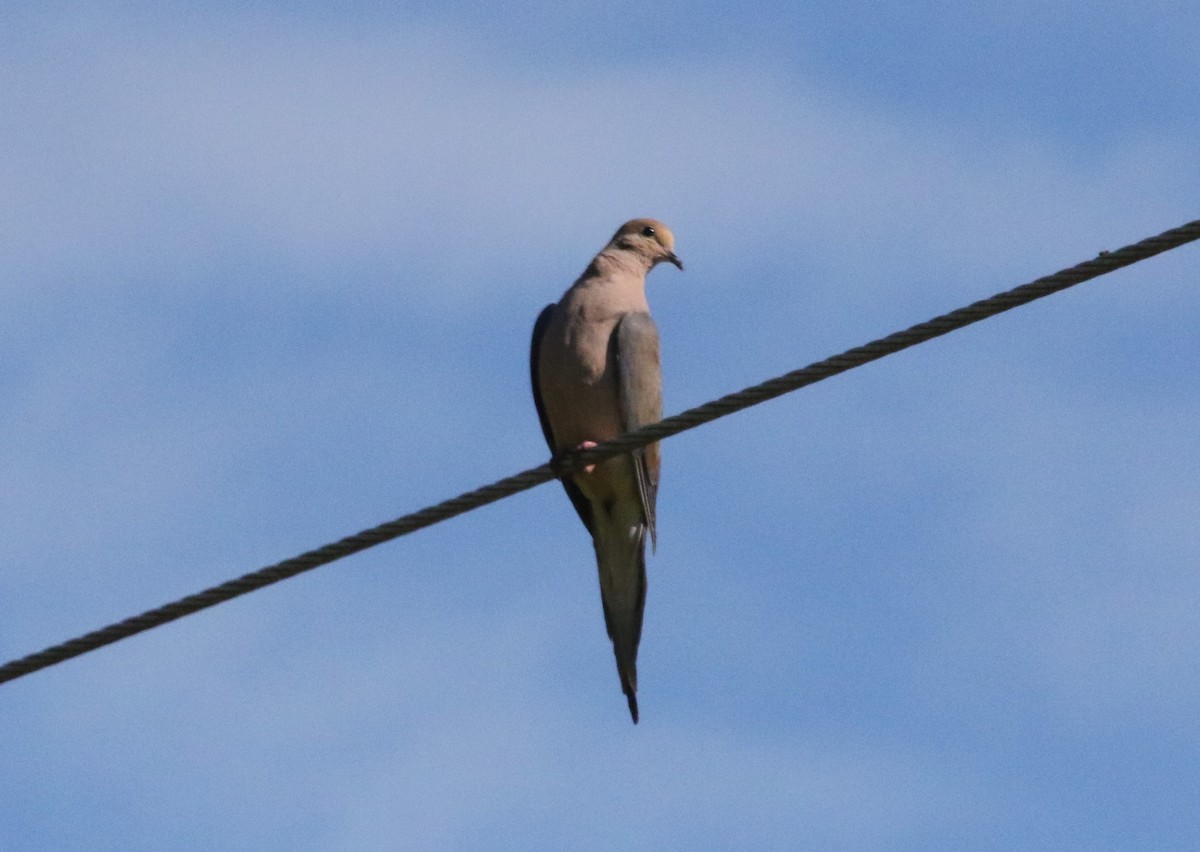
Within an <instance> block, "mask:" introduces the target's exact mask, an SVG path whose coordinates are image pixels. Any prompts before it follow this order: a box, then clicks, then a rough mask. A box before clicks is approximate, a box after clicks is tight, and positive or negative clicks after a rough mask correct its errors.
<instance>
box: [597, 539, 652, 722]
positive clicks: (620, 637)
mask: <svg viewBox="0 0 1200 852" xmlns="http://www.w3.org/2000/svg"><path fill="white" fill-rule="evenodd" d="M614 521H618V522H614V523H605V522H603V521H602V522H601V523H599V524H597V525H596V535H595V538H594V540H593V541H594V544H595V546H596V563H597V566H598V568H599V570H600V598H601V601H602V602H603V604H604V624H605V626H606V627H607V628H608V637H609V638H610V639H611V640H612V643H613V655H614V656H615V657H616V660H617V673H618V675H620V678H621V691H622V692H624V693H625V699H626V701H628V702H629V715H630V716H631V717H632V718H633V722H634V724H635V725H636V724H637V721H638V703H637V653H638V644H639V643H640V642H641V639H642V614H643V613H644V611H645V608H646V527H645V526H644V525H643V524H642V523H641V518H640V517H638V518H637V520H634V521H631V520H628V519H626V522H625V523H620V522H619V519H614Z"/></svg>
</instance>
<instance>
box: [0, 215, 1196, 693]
mask: <svg viewBox="0 0 1200 852" xmlns="http://www.w3.org/2000/svg"><path fill="white" fill-rule="evenodd" d="M1197 239H1200V220H1195V221H1192V222H1188V223H1187V224H1185V225H1181V226H1179V227H1178V228H1172V229H1171V230H1169V231H1164V232H1163V233H1161V234H1158V235H1157V236H1153V237H1149V238H1147V239H1144V240H1142V241H1140V242H1137V243H1133V244H1131V245H1128V246H1125V247H1124V248H1121V249H1118V250H1116V251H1112V252H1101V253H1100V255H1099V256H1098V257H1096V258H1094V259H1092V260H1087V261H1084V262H1083V263H1080V264H1078V265H1076V266H1072V267H1070V268H1069V269H1063V270H1061V271H1059V272H1055V273H1054V274H1053V275H1047V276H1045V277H1042V278H1038V279H1037V280H1035V281H1031V282H1029V283H1028V284H1022V285H1021V286H1019V287H1015V288H1013V289H1011V290H1006V291H1004V292H1003V293H998V294H996V295H994V296H991V297H989V298H987V299H981V300H979V301H977V302H974V303H972V304H970V305H967V306H966V307H962V308H959V309H957V310H954V311H951V312H950V313H947V314H942V315H941V316H938V317H935V318H933V319H931V320H928V321H926V322H923V323H918V324H917V325H914V326H912V327H910V328H907V329H904V330H903V331H897V332H895V333H893V334H889V335H888V336H887V337H882V338H879V339H878V340H873V341H871V342H870V343H867V344H865V345H863V346H857V347H855V348H853V349H849V350H847V351H845V352H843V353H841V354H840V355H834V356H832V357H830V358H826V359H825V360H823V361H817V362H816V363H813V364H809V365H808V366H807V367H802V368H800V369H798V370H793V371H792V372H790V373H785V374H784V375H782V376H777V377H775V378H773V379H769V380H767V381H765V382H762V383H761V384H757V385H754V386H752V387H748V388H746V389H744V390H741V391H737V392H736V393H731V394H727V395H726V396H723V397H720V398H719V399H716V400H713V401H711V402H707V403H705V404H703V405H699V406H696V407H695V408H691V409H688V410H687V411H684V412H682V413H680V414H676V415H673V416H671V417H668V418H666V419H665V420H661V421H659V422H657V423H653V424H650V425H648V426H645V427H642V428H640V429H637V430H635V431H633V432H629V433H627V434H625V435H622V436H620V437H619V438H616V439H614V440H611V441H606V442H604V443H602V444H598V445H597V446H595V447H592V448H590V449H587V450H583V451H580V452H576V453H572V454H570V455H569V456H567V457H565V458H563V459H562V460H561V461H560V462H558V463H556V464H555V465H554V466H553V467H552V466H551V464H549V463H547V464H542V465H539V466H537V467H532V468H529V469H528V470H524V471H522V472H521V473H517V474H514V475H512V476H509V477H506V478H504V479H501V480H499V481H497V482H494V483H492V484H491V485H485V486H483V487H481V488H476V489H475V490H473V491H468V492H466V493H464V494H460V495H458V496H457V497H453V498H451V499H449V500H444V501H442V502H441V503H437V504H435V505H432V506H427V507H426V508H424V509H421V510H419V511H416V512H413V513H412V514H409V515H405V516H404V517H401V518H397V519H395V520H393V521H388V522H387V523H384V524H380V525H379V526H375V527H371V528H370V529H366V530H363V531H361V532H358V533H355V534H354V535H350V536H347V537H345V538H343V539H340V540H338V541H335V542H333V543H331V544H326V545H324V546H323V547H319V548H317V549H315V550H310V551H308V552H307V553H303V554H301V555H299V556H295V557H293V558H291V559H285V560H284V561H282V562H278V563H276V564H274V565H269V566H267V567H266V568H260V569H259V570H257V571H252V572H250V573H249V574H244V575H243V576H241V577H237V578H235V579H232V580H228V581H226V582H224V583H221V584H220V585H217V586H213V587H211V588H208V589H205V590H204V591H201V592H197V593H196V594H192V595H188V596H187V597H184V598H180V599H179V600H176V601H172V602H171V603H168V604H166V605H164V606H160V607H157V608H155V609H151V610H147V611H146V612H143V613H141V614H139V615H135V616H132V617H130V618H127V619H124V620H123V621H118V622H115V623H113V624H110V625H108V626H106V627H102V628H100V629H99V630H94V631H92V632H90V633H86V634H84V635H82V636H78V637H76V638H74V639H69V640H67V641H65V642H62V643H60V644H57V645H53V646H51V647H49V648H46V649H45V650H42V651H39V652H37V653H34V654H30V655H28V656H26V657H21V658H19V659H16V660H12V661H11V662H8V663H6V664H4V665H3V666H0V683H5V682H7V681H11V680H15V679H17V678H19V677H22V676H24V675H27V674H32V673H33V672H36V671H39V670H41V669H44V668H48V667H50V666H53V665H56V664H58V663H61V662H64V661H66V660H69V659H71V658H73V657H78V656H80V655H81V654H86V653H88V652H90V651H94V650H96V649H98V648H102V647H104V646H105V645H111V644H112V643H114V642H117V641H119V640H121V639H126V638H128V637H130V636H134V635H136V634H138V633H142V632H143V631H146V630H150V629H152V628H154V627H159V626H161V625H163V624H167V623H168V622H171V621H175V620H176V619H179V618H183V617H184V616H187V615H191V614H193V613H196V612H199V611H200V610H203V609H207V608H208V607H211V606H216V605H217V604H219V603H224V602H225V601H228V600H232V599H233V598H237V597H241V596H242V595H245V594H249V593H250V592H253V591H256V590H257V589H261V588H264V587H265V586H270V585H272V584H274V583H278V582H280V581H281V580H286V579H288V578H289V577H294V576H296V575H297V574H303V573H304V572H306V571H311V570H312V569H314V568H318V567H320V566H322V565H327V564H329V563H330V562H334V561H336V560H338V559H342V558H344V557H347V556H350V555H352V554H355V553H358V552H360V551H363V550H366V549H368V548H371V547H375V546H376V545H379V544H383V543H384V542H387V541H391V540H392V539H395V538H399V537H400V536H403V535H408V534H409V533H412V532H416V531H417V530H420V529H423V528H425V527H428V526H432V525H433V524H437V523H440V522H442V521H445V520H448V519H450V518H453V517H455V516H456V515H461V514H464V513H465V512H470V511H472V510H474V509H478V508H480V507H481V506H486V505H487V504H489V503H494V502H496V501H497V500H501V499H503V498H505V497H509V496H511V495H513V494H517V493H519V492H521V491H526V490H528V489H530V488H533V487H534V486H536V485H541V484H542V483H543V482H548V481H550V480H551V479H554V478H556V476H557V475H562V474H567V473H572V472H574V471H576V470H579V469H580V468H581V467H583V466H585V465H588V464H594V463H595V462H598V461H601V460H603V459H606V458H608V457H610V456H614V455H617V454H619V453H625V452H629V451H631V450H634V449H637V448H639V447H643V446H645V445H647V444H650V443H653V442H654V441H660V440H663V439H665V438H669V437H671V436H673V435H677V434H679V433H680V432H684V431H686V430H688V429H694V428H696V427H697V426H701V425H703V424H705V423H709V422H711V421H713V420H716V419H718V418H720V417H725V416H726V415H729V414H733V413H734V412H736V411H741V410H742V409H745V408H749V407H751V406H753V405H758V404H760V403H763V402H766V401H767V400H771V399H774V398H775V397H778V396H782V395H783V394H786V393H790V392H791V391H794V390H798V389H800V388H802V387H806V386H808V385H812V384H815V383H817V382H820V381H823V380H824V379H828V378H830V377H831V376H836V375H838V374H839V373H844V372H846V371H847V370H852V369H855V368H856V367H861V366H863V365H864V364H869V363H870V362H872V361H876V360H878V359H880V358H883V357H884V356H886V355H891V354H893V353H895V352H900V351H901V350H904V349H907V348H909V347H911V346H916V345H917V344H919V343H924V342H925V341H927V340H931V339H933V338H935V337H940V336H941V335H943V334H947V333H949V332H951V331H956V330H957V329H960V328H964V327H966V326H968V325H971V324H972V323H976V322H979V321H980V320H984V319H988V318H989V317H993V316H995V315H996V314H1000V313H1003V312H1004V311H1008V310H1011V309H1013V308H1015V307H1019V306H1021V305H1025V304H1028V303H1029V302H1032V301H1034V300H1036V299H1041V298H1043V297H1045V296H1049V295H1051V294H1052V293H1057V292H1059V291H1060V290H1065V289H1067V288H1068V287H1073V286H1074V285H1076V284H1081V283H1083V282H1084V281H1088V280H1090V279H1092V278H1097V277H1099V276H1101V275H1104V274H1106V273H1109V272H1112V271H1114V270H1117V269H1121V268H1123V267H1126V266H1130V265H1132V264H1134V263H1137V262H1139V261H1142V260H1145V259H1147V258H1150V257H1153V256H1155V255H1157V254H1161V253H1163V252H1165V251H1169V250H1171V249H1173V248H1177V247H1179V246H1181V245H1185V244H1186V243H1189V242H1193V241H1195V240H1197Z"/></svg>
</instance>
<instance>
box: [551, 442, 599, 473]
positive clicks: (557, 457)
mask: <svg viewBox="0 0 1200 852" xmlns="http://www.w3.org/2000/svg"><path fill="white" fill-rule="evenodd" d="M594 446H596V442H595V441H581V442H579V443H578V444H576V445H575V446H574V447H572V448H571V449H569V450H561V451H559V452H557V453H555V454H554V458H552V459H550V465H551V466H552V467H554V468H558V467H559V465H561V464H562V460H563V457H564V456H568V455H570V454H571V453H577V452H579V451H580V450H590V449H591V448H592V447H594ZM595 469H596V465H595V464H594V463H593V464H589V465H586V466H585V467H583V468H582V472H583V473H591V472H592V471H594V470H595ZM556 472H557V471H556Z"/></svg>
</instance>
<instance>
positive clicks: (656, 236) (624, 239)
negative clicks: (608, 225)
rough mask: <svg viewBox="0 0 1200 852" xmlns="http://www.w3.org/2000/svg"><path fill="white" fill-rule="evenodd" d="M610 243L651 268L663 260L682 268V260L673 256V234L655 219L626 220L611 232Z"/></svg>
mask: <svg viewBox="0 0 1200 852" xmlns="http://www.w3.org/2000/svg"><path fill="white" fill-rule="evenodd" d="M610 244H611V245H613V246H616V247H617V248H619V249H622V250H623V251H629V252H633V253H634V254H636V255H638V256H639V257H641V258H642V259H643V260H645V262H646V265H647V266H648V267H650V268H651V269H653V268H654V266H655V265H656V264H658V263H662V262H663V261H666V262H667V263H672V264H674V265H675V266H677V267H679V268H680V269H683V261H682V260H680V259H679V258H678V257H676V256H675V235H674V234H672V233H671V229H670V228H668V227H667V226H666V225H664V224H663V223H662V222H660V221H658V220H657V219H632V220H630V221H628V222H626V223H625V224H624V225H622V226H621V227H620V228H618V229H617V232H616V233H615V234H613V238H612V242H611V243H610Z"/></svg>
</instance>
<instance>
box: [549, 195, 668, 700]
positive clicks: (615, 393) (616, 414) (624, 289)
mask: <svg viewBox="0 0 1200 852" xmlns="http://www.w3.org/2000/svg"><path fill="white" fill-rule="evenodd" d="M663 261H666V262H668V263H673V264H675V265H676V266H678V267H679V268H680V269H682V268H683V264H682V263H681V262H680V261H679V258H678V257H676V256H675V238H674V236H673V235H672V234H671V231H670V229H669V228H667V226H666V225H664V224H662V223H661V222H658V221H656V220H654V219H634V220H632V221H630V222H626V223H625V224H624V225H622V226H621V227H620V228H619V229H618V230H617V232H616V234H614V235H613V238H612V240H611V241H610V242H609V243H608V245H606V246H605V247H604V249H603V250H601V252H600V253H599V254H598V255H596V257H595V258H594V259H593V260H592V262H591V264H589V265H588V268H587V269H586V270H584V272H583V274H582V275H581V276H579V279H578V280H577V281H576V282H575V283H574V284H572V285H571V287H570V289H568V290H567V292H566V293H565V294H563V297H562V299H561V300H560V301H559V302H558V304H555V305H548V306H547V307H546V309H545V310H543V311H542V313H541V316H539V317H538V320H537V323H536V324H535V325H534V329H533V345H532V349H531V353H530V372H531V378H532V381H533V398H534V402H535V403H536V405H537V410H538V418H539V420H540V421H541V424H542V432H543V433H544V434H545V436H546V443H547V444H549V445H550V450H551V452H552V453H553V454H554V455H555V456H556V457H557V456H559V455H560V454H562V453H563V452H567V451H570V450H573V449H575V448H577V447H578V446H579V445H580V444H582V443H584V442H589V441H591V442H596V443H599V442H602V441H607V440H610V439H612V438H615V437H617V436H618V435H620V434H622V433H624V432H628V431H630V430H632V429H636V428H637V427H639V426H642V425H645V424H646V423H652V422H655V421H657V420H660V419H661V418H662V376H661V371H660V367H659V350H658V331H657V330H656V329H655V326H654V321H653V320H652V319H650V307H649V305H648V304H647V302H646V290H645V283H646V273H648V272H649V271H650V270H651V269H653V268H654V267H655V265H657V264H658V263H661V262H663ZM658 471H659V453H658V445H657V444H651V445H650V446H648V447H646V448H645V449H643V450H638V451H636V452H634V453H632V454H630V455H623V456H617V457H614V458H611V459H607V460H605V461H603V462H600V463H599V464H597V465H595V467H594V468H593V469H592V470H590V471H581V472H579V473H575V474H572V475H571V476H568V477H564V479H563V486H564V487H565V488H566V491H567V495H568V496H569V497H570V498H571V502H572V504H574V506H575V510H576V511H577V512H578V513H579V517H580V518H581V519H582V520H583V523H584V526H586V527H587V529H588V532H590V533H591V535H592V543H593V545H594V546H595V551H596V562H597V567H598V569H599V573H600V596H601V600H602V602H603V604H604V620H605V625H606V626H607V628H608V635H609V638H611V639H612V643H613V653H614V654H615V655H616V659H617V671H618V673H619V675H620V678H621V689H622V691H623V692H624V693H625V697H626V699H627V700H628V702H629V713H630V715H631V716H632V717H633V721H634V722H635V723H636V722H637V720H638V706H637V651H638V643H639V642H640V640H641V633H642V612H643V610H644V607H645V602H646V556H645V552H646V533H647V532H649V534H650V539H651V542H652V543H653V542H654V540H655V536H656V532H655V523H654V506H655V499H656V496H657V494H658Z"/></svg>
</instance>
